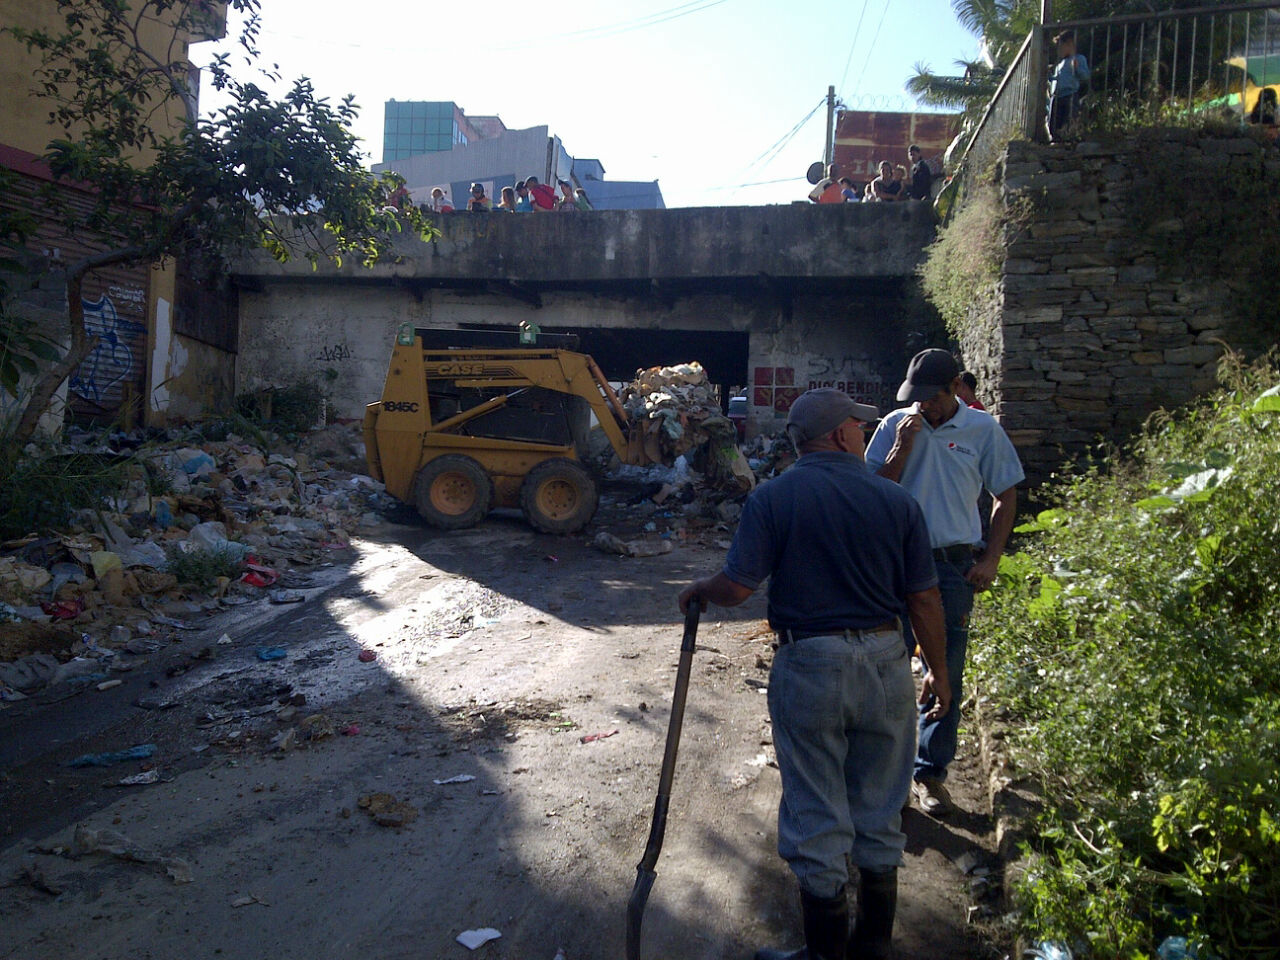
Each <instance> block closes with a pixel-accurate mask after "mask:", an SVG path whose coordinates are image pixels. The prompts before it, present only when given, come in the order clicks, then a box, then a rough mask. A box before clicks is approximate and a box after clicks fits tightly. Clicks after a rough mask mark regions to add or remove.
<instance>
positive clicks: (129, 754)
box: [67, 743, 156, 767]
mask: <svg viewBox="0 0 1280 960" xmlns="http://www.w3.org/2000/svg"><path fill="white" fill-rule="evenodd" d="M155 752H156V745H155V744H154V743H140V744H138V745H137V746H136V747H129V748H128V749H127V750H116V751H114V752H109V753H84V754H81V755H80V756H78V757H76V758H75V759H74V760H71V761H69V762H68V763H67V766H68V767H109V766H111V765H112V764H116V763H127V762H128V761H130V760H145V759H147V758H148V757H150V756H152V755H154V754H155Z"/></svg>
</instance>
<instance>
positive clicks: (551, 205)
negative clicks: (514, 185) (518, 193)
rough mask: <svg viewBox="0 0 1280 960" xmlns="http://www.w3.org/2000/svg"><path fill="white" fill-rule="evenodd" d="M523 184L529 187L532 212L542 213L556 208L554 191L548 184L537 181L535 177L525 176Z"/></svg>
mask: <svg viewBox="0 0 1280 960" xmlns="http://www.w3.org/2000/svg"><path fill="white" fill-rule="evenodd" d="M524 184H525V186H526V187H527V188H528V189H529V198H530V199H531V200H532V201H533V212H534V213H543V212H545V211H547V210H554V209H555V208H556V192H555V191H554V190H552V189H551V188H550V187H549V186H547V185H546V184H545V183H539V182H538V178H537V177H526V178H525V181H524Z"/></svg>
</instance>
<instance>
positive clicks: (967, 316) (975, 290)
mask: <svg viewBox="0 0 1280 960" xmlns="http://www.w3.org/2000/svg"><path fill="white" fill-rule="evenodd" d="M1006 216H1007V215H1006V212H1005V209H1004V204H1003V203H1001V201H1000V193H999V190H998V189H997V188H996V187H995V186H994V185H992V184H986V183H984V184H982V185H980V186H977V187H976V188H974V189H973V191H972V193H971V194H970V195H969V197H968V198H966V200H965V202H964V203H963V205H962V206H961V207H960V209H959V210H957V211H956V214H955V216H954V217H953V218H952V220H951V222H950V223H948V224H947V225H946V226H945V227H943V228H941V229H940V230H939V231H938V239H937V240H935V241H934V242H933V243H932V244H931V245H930V247H929V249H928V250H927V251H926V253H925V259H924V262H923V263H922V264H921V265H920V284H921V286H922V287H923V289H924V294H925V296H926V297H927V298H928V299H929V301H930V302H931V303H932V304H933V305H934V307H936V308H937V310H938V313H939V314H940V315H941V316H942V320H943V322H944V323H945V324H946V327H947V332H948V333H949V334H950V335H951V336H952V337H953V338H954V339H956V340H962V339H963V338H964V334H965V333H966V332H968V330H969V328H970V325H971V324H972V323H974V322H975V321H976V320H977V318H979V317H981V316H985V315H989V313H990V310H989V309H987V310H984V309H983V308H984V307H988V308H994V306H995V305H996V292H997V291H996V287H997V284H998V283H999V281H1000V267H1001V265H1002V264H1003V263H1004V226H1005V221H1006Z"/></svg>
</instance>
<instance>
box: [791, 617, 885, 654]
mask: <svg viewBox="0 0 1280 960" xmlns="http://www.w3.org/2000/svg"><path fill="white" fill-rule="evenodd" d="M900 629H902V624H901V623H900V622H899V620H898V618H897V617H894V618H893V619H892V620H886V621H885V622H884V623H877V624H876V625H875V626H874V627H844V628H842V629H831V630H779V631H778V632H777V637H778V646H780V647H785V646H786V645H787V644H788V643H794V642H795V641H796V640H807V639H809V638H810V637H844V638H845V639H846V640H851V639H853V637H855V636H857V635H858V634H860V633H885V632H886V631H889V630H900Z"/></svg>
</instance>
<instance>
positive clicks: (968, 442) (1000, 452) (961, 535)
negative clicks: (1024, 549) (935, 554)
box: [867, 403, 1025, 547]
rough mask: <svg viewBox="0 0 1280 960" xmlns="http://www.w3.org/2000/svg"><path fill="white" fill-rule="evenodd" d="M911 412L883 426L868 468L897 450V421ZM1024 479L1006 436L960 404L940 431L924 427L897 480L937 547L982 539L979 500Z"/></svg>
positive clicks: (870, 451) (877, 466) (897, 414)
mask: <svg viewBox="0 0 1280 960" xmlns="http://www.w3.org/2000/svg"><path fill="white" fill-rule="evenodd" d="M910 412H911V411H910V409H909V408H903V409H901V410H895V411H893V413H891V414H889V415H888V416H887V417H885V418H884V420H882V421H881V422H880V426H879V427H878V428H877V429H876V432H875V435H874V436H873V437H872V438H871V443H870V445H869V446H868V447H867V466H868V467H869V468H870V469H871V470H872V471H876V470H879V469H880V468H881V467H883V466H884V463H885V460H887V459H888V457H889V451H890V450H891V449H892V448H893V441H894V437H895V436H896V432H897V429H898V422H899V421H900V420H902V418H903V417H905V416H907V415H908V414H909V413H910ZM1024 478H1025V474H1024V473H1023V471H1022V463H1021V462H1020V461H1019V460H1018V454H1017V451H1016V450H1014V448H1013V443H1012V442H1010V440H1009V436H1008V434H1006V433H1005V432H1004V429H1003V428H1002V427H1001V426H1000V424H998V423H997V422H996V421H995V418H993V417H992V416H991V415H990V414H989V413H985V412H983V411H981V410H974V409H972V408H971V407H968V406H965V404H963V403H960V404H959V405H958V407H957V409H956V412H955V415H954V416H953V417H951V419H950V420H948V421H946V422H945V423H943V424H941V425H940V426H939V427H937V428H936V429H935V428H933V427H931V426H929V424H928V423H927V422H925V423H923V424H922V425H921V427H920V432H919V433H917V434H916V438H915V441H914V442H913V443H912V445H911V453H910V454H908V456H907V464H906V466H905V467H904V468H903V470H902V478H901V480H900V481H899V482H900V483H901V484H902V487H903V489H905V490H906V491H907V492H908V493H910V494H911V496H912V497H914V498H915V500H916V502H917V503H918V504H920V508H921V509H922V510H923V511H924V517H925V522H926V523H928V525H929V536H930V539H931V541H932V544H933V546H934V547H949V546H953V545H955V544H962V543H975V544H976V543H979V542H980V541H981V540H982V521H981V519H980V518H979V516H978V496H979V494H981V493H982V488H983V487H986V489H987V490H989V491H991V493H992V494H998V493H1003V492H1004V491H1005V490H1008V489H1009V488H1010V487H1012V486H1016V485H1017V484H1019V483H1021V482H1022V480H1023V479H1024Z"/></svg>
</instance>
